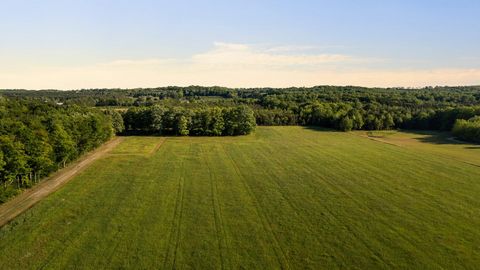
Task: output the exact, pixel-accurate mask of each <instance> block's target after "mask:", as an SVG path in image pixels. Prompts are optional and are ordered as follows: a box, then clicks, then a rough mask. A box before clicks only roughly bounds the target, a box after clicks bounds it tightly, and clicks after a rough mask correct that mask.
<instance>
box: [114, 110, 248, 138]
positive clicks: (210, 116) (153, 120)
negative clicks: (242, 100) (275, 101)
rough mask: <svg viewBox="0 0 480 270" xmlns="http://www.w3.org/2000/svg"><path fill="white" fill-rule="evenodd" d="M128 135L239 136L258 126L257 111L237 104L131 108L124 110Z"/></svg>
mask: <svg viewBox="0 0 480 270" xmlns="http://www.w3.org/2000/svg"><path fill="white" fill-rule="evenodd" d="M123 119H124V126H125V133H126V134H160V135H179V136H186V135H193V136H235V135H246V134H249V133H251V132H252V131H253V130H254V129H255V126H256V123H255V117H254V113H253V110H252V109H251V108H250V107H248V106H234V107H223V108H222V107H202V108H185V107H165V106H151V107H131V108H129V109H128V110H127V111H126V112H124V113H123Z"/></svg>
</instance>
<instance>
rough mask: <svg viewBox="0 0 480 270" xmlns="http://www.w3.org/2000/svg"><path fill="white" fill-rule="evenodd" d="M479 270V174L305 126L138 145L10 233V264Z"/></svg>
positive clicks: (122, 148) (143, 140)
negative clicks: (232, 135)
mask: <svg viewBox="0 0 480 270" xmlns="http://www.w3.org/2000/svg"><path fill="white" fill-rule="evenodd" d="M429 147H437V145H436V144H431V146H429ZM449 151H450V150H449ZM451 151H453V150H451ZM458 151H470V152H469V153H470V154H469V155H474V154H472V153H476V154H478V155H480V149H478V148H475V147H471V148H462V147H458ZM462 156H468V155H462ZM479 267H480V167H478V166H475V165H474V164H468V162H466V161H465V160H462V159H458V160H457V159H455V158H452V156H451V155H449V156H445V157H444V156H442V155H441V154H438V153H437V152H435V153H431V152H430V151H425V152H423V151H419V150H418V149H416V150H414V149H411V148H409V147H402V146H395V145H391V144H387V143H382V142H379V141H374V140H371V139H368V138H364V137H361V136H358V135H357V134H355V133H342V132H332V131H323V130H315V129H308V128H302V127H259V128H257V131H256V132H255V134H252V135H249V136H243V137H221V138H195V137H168V138H163V137H127V138H125V140H124V141H123V142H122V144H120V145H119V146H118V147H117V148H116V149H115V150H114V151H113V152H111V153H110V154H109V155H108V156H106V157H105V158H102V159H100V160H98V161H97V162H95V163H94V165H92V166H91V167H90V168H89V169H87V170H86V171H84V172H83V173H82V174H81V175H79V176H77V177H76V178H75V179H73V180H72V181H71V182H69V183H68V184H67V185H66V186H65V187H63V188H62V189H61V190H60V191H58V192H56V193H54V194H53V195H51V196H49V197H48V198H47V199H45V200H44V201H42V202H41V203H39V204H38V205H36V206H35V207H33V208H32V209H30V210H29V211H27V212H26V213H24V214H23V215H21V216H19V217H18V218H17V219H16V220H15V221H14V222H12V223H11V224H9V225H7V226H5V227H3V228H2V229H0V268H1V269H37V268H44V269H65V268H85V269H100V268H115V269H118V268H134V269H172V268H176V269H185V268H196V269H239V268H245V269H280V268H285V269H288V268H290V269H304V268H308V269H335V268H342V269H349V268H355V269H380V268H383V269H392V268H397V269H441V268H445V269H454V268H455V269H463V268H466V269H478V268H479Z"/></svg>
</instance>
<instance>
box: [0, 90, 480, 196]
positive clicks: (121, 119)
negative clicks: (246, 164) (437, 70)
mask: <svg viewBox="0 0 480 270" xmlns="http://www.w3.org/2000/svg"><path fill="white" fill-rule="evenodd" d="M256 125H304V126H308V125H311V126H321V127H326V128H333V129H337V130H342V131H350V130H384V129H422V130H441V131H451V132H452V134H453V135H454V136H456V137H457V138H459V139H461V140H466V141H471V142H477V143H480V86H470V87H427V88H422V89H404V88H363V87H354V86H346V87H334V86H317V87H312V88H284V89H273V88H252V89H231V88H224V87H200V86H190V87H163V88H148V89H144V88H139V89H125V90H123V89H89V90H73V91H57V90H40V91H32V90H0V183H1V184H2V187H3V188H1V189H0V202H3V201H5V200H6V199H7V198H8V197H10V196H12V195H14V194H15V193H17V192H18V191H19V190H21V189H23V188H27V187H29V186H31V185H32V184H34V183H35V182H37V181H39V179H41V178H42V177H45V176H47V175H48V174H50V173H51V172H53V171H55V170H57V169H58V168H61V167H63V166H65V165H66V164H67V163H68V162H71V161H73V160H75V159H76V158H77V157H79V156H80V155H82V154H83V153H85V152H87V151H89V150H91V149H93V148H95V147H97V146H98V145H100V144H102V143H103V142H105V141H106V140H108V139H109V138H110V137H111V136H113V135H114V134H115V133H116V134H122V135H131V134H140V135H142V134H157V135H177V136H187V135H189V136H234V135H245V134H249V133H250V132H252V131H253V130H254V129H255V126H256Z"/></svg>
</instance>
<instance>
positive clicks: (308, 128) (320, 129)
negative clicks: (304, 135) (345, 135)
mask: <svg viewBox="0 0 480 270" xmlns="http://www.w3.org/2000/svg"><path fill="white" fill-rule="evenodd" d="M302 128H304V129H307V130H314V131H321V132H343V131H339V130H336V129H333V128H326V127H319V126H302Z"/></svg>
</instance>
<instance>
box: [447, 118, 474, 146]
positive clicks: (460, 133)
mask: <svg viewBox="0 0 480 270" xmlns="http://www.w3.org/2000/svg"><path fill="white" fill-rule="evenodd" d="M452 132H453V134H454V135H455V136H457V137H458V138H460V139H462V140H466V141H471V142H476V143H480V116H475V117H472V118H470V119H468V120H464V119H459V120H457V121H456V122H455V125H454V126H453V129H452Z"/></svg>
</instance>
